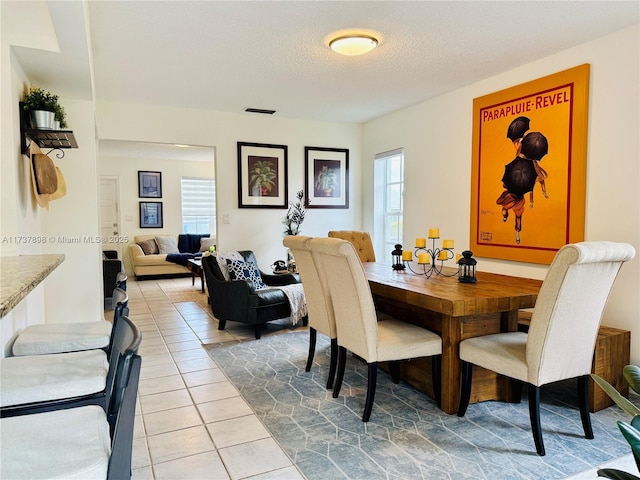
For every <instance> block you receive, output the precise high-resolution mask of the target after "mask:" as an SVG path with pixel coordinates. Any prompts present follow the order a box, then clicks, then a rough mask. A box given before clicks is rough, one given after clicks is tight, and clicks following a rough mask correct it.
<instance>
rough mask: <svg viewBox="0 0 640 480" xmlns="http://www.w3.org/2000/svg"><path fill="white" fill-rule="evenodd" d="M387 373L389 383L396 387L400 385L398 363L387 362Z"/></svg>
mask: <svg viewBox="0 0 640 480" xmlns="http://www.w3.org/2000/svg"><path fill="white" fill-rule="evenodd" d="M389 373H390V374H391V381H392V382H393V383H395V384H396V385H397V384H399V383H400V362H397V361H394V362H389Z"/></svg>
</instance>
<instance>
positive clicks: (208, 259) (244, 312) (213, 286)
mask: <svg viewBox="0 0 640 480" xmlns="http://www.w3.org/2000/svg"><path fill="white" fill-rule="evenodd" d="M238 254H239V255H240V256H241V258H243V259H244V261H245V262H246V263H248V264H252V265H253V266H255V269H256V270H257V271H258V272H259V275H260V277H261V279H262V281H263V282H264V284H265V285H266V286H267V287H272V288H264V289H256V287H255V285H254V283H253V282H252V281H251V280H228V279H227V278H226V277H225V275H224V274H223V273H222V270H221V269H220V265H219V264H218V260H217V258H216V256H214V255H209V256H205V257H202V269H203V271H204V276H205V279H206V282H207V290H208V291H209V304H210V305H211V311H212V313H213V315H214V316H215V317H216V319H217V320H218V322H219V324H218V330H224V328H225V326H226V324H227V321H234V322H241V323H246V324H248V325H254V326H255V336H256V339H259V338H260V333H261V329H262V325H264V324H265V323H267V322H270V321H273V320H279V319H282V318H287V317H289V316H291V307H290V303H289V300H288V298H287V296H286V295H285V293H284V292H283V290H281V289H279V288H277V287H281V286H285V285H292V284H297V283H300V280H299V278H298V276H297V275H294V274H278V275H270V274H267V273H264V272H262V271H261V270H260V269H259V268H258V262H257V261H256V258H255V256H254V254H253V252H252V251H251V250H242V251H239V252H238ZM305 324H306V320H305Z"/></svg>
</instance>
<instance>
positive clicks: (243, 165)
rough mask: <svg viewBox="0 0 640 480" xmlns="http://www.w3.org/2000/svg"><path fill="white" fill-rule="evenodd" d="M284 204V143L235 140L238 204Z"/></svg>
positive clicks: (246, 206)
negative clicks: (236, 144) (236, 141)
mask: <svg viewBox="0 0 640 480" xmlns="http://www.w3.org/2000/svg"><path fill="white" fill-rule="evenodd" d="M287 205H288V197H287V146H286V145H270V144H266V143H247V142H238V207H239V208H287Z"/></svg>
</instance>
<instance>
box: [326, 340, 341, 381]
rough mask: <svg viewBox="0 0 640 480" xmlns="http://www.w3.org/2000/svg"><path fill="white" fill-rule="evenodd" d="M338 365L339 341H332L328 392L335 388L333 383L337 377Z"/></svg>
mask: <svg viewBox="0 0 640 480" xmlns="http://www.w3.org/2000/svg"><path fill="white" fill-rule="evenodd" d="M337 364H338V339H337V338H332V339H331V357H330V360H329V375H328V376H327V390H331V389H332V388H333V381H334V380H335V377H336V366H337Z"/></svg>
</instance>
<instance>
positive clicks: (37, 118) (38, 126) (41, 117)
mask: <svg viewBox="0 0 640 480" xmlns="http://www.w3.org/2000/svg"><path fill="white" fill-rule="evenodd" d="M55 121H56V114H55V113H53V112H48V111H46V110H32V111H31V125H32V127H33V128H34V129H35V130H53V129H54V128H55Z"/></svg>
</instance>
